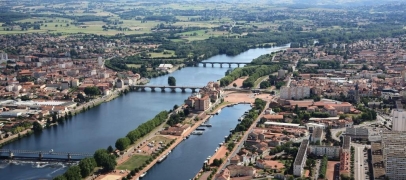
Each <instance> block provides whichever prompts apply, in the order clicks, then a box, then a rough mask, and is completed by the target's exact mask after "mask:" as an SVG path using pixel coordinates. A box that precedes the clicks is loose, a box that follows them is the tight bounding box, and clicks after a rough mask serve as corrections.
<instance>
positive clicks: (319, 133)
mask: <svg viewBox="0 0 406 180" xmlns="http://www.w3.org/2000/svg"><path fill="white" fill-rule="evenodd" d="M322 135H323V129H321V128H318V127H317V128H315V129H314V131H313V137H316V138H321V136H322Z"/></svg>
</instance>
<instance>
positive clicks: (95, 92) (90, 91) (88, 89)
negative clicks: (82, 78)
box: [84, 86, 101, 96]
mask: <svg viewBox="0 0 406 180" xmlns="http://www.w3.org/2000/svg"><path fill="white" fill-rule="evenodd" d="M84 92H85V93H86V95H90V96H95V95H99V94H101V93H100V90H99V88H97V87H96V86H92V87H86V88H85V90H84Z"/></svg>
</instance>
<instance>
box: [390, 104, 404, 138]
mask: <svg viewBox="0 0 406 180" xmlns="http://www.w3.org/2000/svg"><path fill="white" fill-rule="evenodd" d="M396 106H397V107H396V108H395V109H392V114H391V115H392V131H406V111H405V110H404V109H403V106H402V104H401V103H400V102H396Z"/></svg>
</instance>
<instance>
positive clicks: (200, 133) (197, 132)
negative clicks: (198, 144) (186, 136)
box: [192, 131, 203, 135]
mask: <svg viewBox="0 0 406 180" xmlns="http://www.w3.org/2000/svg"><path fill="white" fill-rule="evenodd" d="M192 134H194V135H202V134H203V131H193V132H192Z"/></svg>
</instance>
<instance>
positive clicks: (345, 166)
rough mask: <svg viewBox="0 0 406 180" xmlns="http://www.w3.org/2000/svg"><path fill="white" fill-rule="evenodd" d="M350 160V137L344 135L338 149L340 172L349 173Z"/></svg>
mask: <svg viewBox="0 0 406 180" xmlns="http://www.w3.org/2000/svg"><path fill="white" fill-rule="evenodd" d="M350 162H351V137H350V136H344V138H343V144H342V146H341V151H340V174H349V173H350V168H351V165H350Z"/></svg>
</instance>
